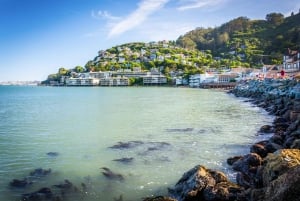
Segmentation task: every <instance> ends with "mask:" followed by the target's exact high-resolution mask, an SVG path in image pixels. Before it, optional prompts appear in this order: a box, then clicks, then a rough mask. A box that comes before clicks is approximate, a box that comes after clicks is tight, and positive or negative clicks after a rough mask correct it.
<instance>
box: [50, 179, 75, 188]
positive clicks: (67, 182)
mask: <svg viewBox="0 0 300 201" xmlns="http://www.w3.org/2000/svg"><path fill="white" fill-rule="evenodd" d="M53 186H54V187H56V188H59V189H64V190H66V189H67V190H68V189H71V188H72V187H73V184H72V183H71V182H70V181H69V180H67V179H65V181H64V183H61V184H56V185H53Z"/></svg>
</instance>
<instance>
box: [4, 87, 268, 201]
mask: <svg viewBox="0 0 300 201" xmlns="http://www.w3.org/2000/svg"><path fill="white" fill-rule="evenodd" d="M0 119H1V120H0V178H1V180H0V200H6V201H10V200H11V201H15V200H20V199H21V195H22V194H24V193H28V192H33V191H36V190H38V189H40V188H42V187H50V188H51V189H52V190H53V192H55V193H61V192H60V189H58V188H57V187H55V186H54V185H57V184H61V183H63V182H64V180H65V179H68V180H69V181H70V182H72V183H73V184H74V185H75V186H76V187H77V189H75V188H74V189H75V190H70V191H68V192H67V193H66V194H65V195H64V196H63V200H72V201H73V200H84V201H94V200H108V201H109V200H114V198H119V197H120V196H121V195H122V198H123V200H141V198H142V197H146V196H151V195H157V194H165V193H166V189H167V188H168V187H172V186H173V185H174V184H175V183H176V182H177V181H178V179H179V178H180V177H181V176H182V174H183V173H184V172H185V171H187V170H189V169H190V168H192V167H193V166H195V165H197V164H202V165H205V166H207V167H208V168H213V169H218V170H221V171H224V172H226V173H227V175H228V176H229V177H230V178H233V175H234V174H233V172H232V171H231V170H230V167H228V166H227V165H226V162H225V161H226V159H227V158H228V157H230V156H234V155H240V154H244V153H247V152H248V151H249V146H250V144H251V143H253V142H255V141H257V140H258V139H257V136H255V134H256V133H257V130H258V129H259V127H260V126H261V125H264V124H267V123H270V122H271V120H272V117H270V116H268V115H267V114H266V113H265V112H264V111H262V110H260V109H259V108H257V107H253V106H251V105H250V104H249V103H247V102H244V101H243V100H241V99H237V98H235V97H233V96H231V95H228V94H226V93H224V92H221V91H211V90H200V89H189V88H160V87H157V88H156V87H153V88H152V87H147V88H142V87H141V88H139V87H137V88H134V87H132V88H100V87H94V88H84V87H83V88H81V87H75V88H64V87H61V88H60V87H0ZM132 141H138V142H135V143H134V142H132ZM118 142H123V143H126V142H131V143H130V145H132V146H131V147H127V148H126V149H125V148H123V149H113V148H109V147H112V146H114V145H118ZM49 152H55V153H56V154H57V155H55V156H51V155H47V153H49ZM121 158H130V161H129V162H128V163H122V162H117V161H114V160H115V159H121ZM102 167H107V168H109V169H110V170H112V171H113V172H115V173H116V174H121V175H122V177H123V178H124V179H123V180H121V179H119V178H118V177H117V178H113V179H109V178H106V177H105V176H104V175H103V174H102V172H103V171H104V170H103V169H101V168H102ZM36 168H44V169H49V168H51V170H52V171H51V174H49V175H46V176H43V177H38V178H29V179H30V180H33V184H31V185H28V186H26V187H25V188H12V187H10V186H9V183H10V182H11V181H12V180H13V179H23V178H25V177H27V178H28V175H29V173H30V172H32V171H33V170H34V169H36ZM82 183H84V184H82Z"/></svg>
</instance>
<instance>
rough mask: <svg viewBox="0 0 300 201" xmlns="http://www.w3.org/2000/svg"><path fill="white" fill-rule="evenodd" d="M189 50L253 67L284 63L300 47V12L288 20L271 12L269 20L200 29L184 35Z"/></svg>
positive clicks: (182, 43)
mask: <svg viewBox="0 0 300 201" xmlns="http://www.w3.org/2000/svg"><path fill="white" fill-rule="evenodd" d="M176 43H177V44H178V45H179V46H181V47H185V48H189V49H198V50H207V49H208V50H211V51H212V54H213V55H214V56H215V57H220V58H222V59H229V60H235V61H241V62H244V63H246V65H248V66H250V67H255V66H260V65H261V63H262V62H263V63H267V64H280V63H281V62H282V56H283V54H284V53H285V52H286V51H287V49H288V48H290V49H296V50H298V49H299V48H300V13H298V14H296V15H294V14H293V13H292V15H291V16H289V17H286V18H284V16H283V15H282V14H280V13H270V14H267V15H266V19H265V20H250V19H248V18H247V17H239V18H236V19H234V20H231V21H230V22H228V23H225V24H223V25H221V26H220V27H216V28H197V29H195V30H192V31H190V32H188V33H186V34H185V35H183V36H180V37H179V38H178V39H177V41H176Z"/></svg>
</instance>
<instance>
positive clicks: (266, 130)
mask: <svg viewBox="0 0 300 201" xmlns="http://www.w3.org/2000/svg"><path fill="white" fill-rule="evenodd" d="M259 132H261V133H273V132H274V130H273V128H272V126H270V125H264V126H262V127H261V128H260V129H259Z"/></svg>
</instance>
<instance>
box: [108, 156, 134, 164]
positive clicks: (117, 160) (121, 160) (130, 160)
mask: <svg viewBox="0 0 300 201" xmlns="http://www.w3.org/2000/svg"><path fill="white" fill-rule="evenodd" d="M113 161H116V162H120V163H124V164H128V163H131V162H132V161H133V158H132V157H131V158H119V159H114V160H113Z"/></svg>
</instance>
